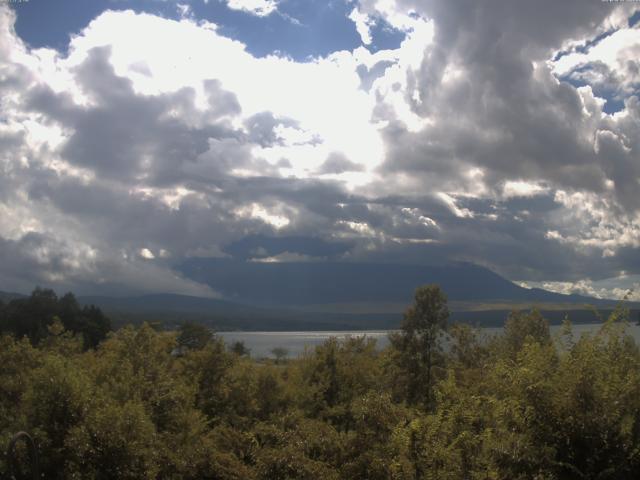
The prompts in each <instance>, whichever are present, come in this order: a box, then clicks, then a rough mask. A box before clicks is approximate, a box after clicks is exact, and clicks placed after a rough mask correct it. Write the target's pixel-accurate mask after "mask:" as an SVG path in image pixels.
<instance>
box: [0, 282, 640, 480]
mask: <svg viewBox="0 0 640 480" xmlns="http://www.w3.org/2000/svg"><path fill="white" fill-rule="evenodd" d="M63 299H64V297H63ZM63 299H61V300H58V299H55V302H53V303H50V306H51V305H54V304H55V305H58V304H59V303H60V302H62V300H63ZM50 300H51V299H50ZM56 302H57V303H56ZM12 308H13V307H12ZM24 308H26V307H24ZM56 308H57V307H56ZM60 308H61V309H60V310H58V313H57V314H56V315H53V316H50V317H47V318H48V320H47V321H46V322H39V321H37V316H36V314H35V313H33V312H32V313H33V315H32V316H31V317H29V315H28V312H27V313H25V312H24V311H22V310H19V309H18V310H19V312H21V313H19V314H20V315H23V316H22V317H20V318H22V319H24V318H31V320H30V321H32V323H33V324H38V325H39V324H40V323H42V325H41V326H40V327H38V328H34V329H32V330H28V331H25V330H21V327H20V328H19V327H18V326H17V324H16V321H15V317H12V315H14V313H13V312H14V311H15V310H12V309H11V308H8V307H6V306H5V307H3V308H2V312H3V313H2V315H3V316H2V319H1V321H2V323H1V324H0V325H2V328H3V329H4V331H5V332H7V333H10V334H11V335H9V334H5V335H3V336H2V337H0V365H1V368H0V443H1V444H2V445H3V448H4V446H5V445H6V444H7V443H8V442H9V439H10V438H11V435H12V434H13V433H15V432H17V431H19V430H27V431H29V432H30V433H31V434H32V435H33V437H34V439H35V441H36V443H37V445H38V449H39V451H40V458H41V471H42V474H43V476H44V478H47V479H156V478H158V479H242V480H245V479H269V480H272V479H273V480H275V479H310V480H311V479H322V480H330V479H371V480H375V479H423V478H424V479H540V480H541V479H617V480H625V479H637V478H640V477H639V473H640V351H639V349H638V346H637V345H636V344H635V342H634V340H633V339H632V337H631V336H629V335H627V334H626V333H625V324H626V322H625V312H624V311H623V310H622V309H619V310H616V311H615V312H614V313H613V314H612V315H611V316H610V318H609V320H608V321H607V322H605V323H604V324H603V325H602V327H601V328H600V330H599V332H598V333H597V334H594V335H591V336H584V337H581V338H574V337H573V336H572V334H571V328H570V324H569V323H568V322H567V323H566V324H565V328H564V329H563V333H562V335H561V336H559V337H558V338H552V337H551V335H550V333H549V328H548V325H547V322H546V320H545V319H544V318H542V316H541V315H540V314H539V313H537V312H536V311H532V312H528V313H513V314H512V315H511V316H510V317H509V318H508V320H507V322H506V325H505V330H504V334H502V335H501V336H498V337H495V338H481V337H480V334H479V333H478V332H476V331H474V330H473V329H471V328H470V327H468V326H465V325H454V326H451V327H449V328H447V318H448V310H447V303H446V298H445V297H444V295H443V294H442V293H441V291H440V289H439V288H438V287H435V286H427V287H422V288H420V289H418V291H417V292H416V296H415V303H414V305H413V306H412V307H410V308H409V309H408V310H407V312H406V313H405V316H404V321H403V325H402V329H401V330H400V331H399V333H397V334H394V335H393V336H392V338H391V346H390V347H389V348H387V349H386V350H383V351H377V350H376V348H375V344H374V342H373V341H372V340H367V339H362V338H353V339H349V340H346V341H344V342H338V341H336V340H335V339H332V340H329V341H327V342H326V343H325V344H324V345H322V346H319V347H317V348H316V349H315V350H313V351H309V352H308V353H307V354H305V355H303V356H302V357H301V358H298V359H294V360H282V359H281V360H278V361H277V362H276V361H271V360H263V361H255V360H252V359H251V358H250V357H249V356H248V355H247V354H246V353H247V352H246V350H245V349H243V348H241V345H236V346H234V348H233V349H231V350H227V349H226V348H225V346H224V344H223V343H222V341H221V340H220V339H219V338H217V337H215V336H210V335H209V334H208V333H207V331H206V330H203V329H201V328H200V329H199V328H198V327H196V326H193V325H191V326H185V327H184V328H183V329H182V331H181V332H179V333H167V332H158V331H156V330H154V329H153V328H152V327H150V326H149V325H147V324H145V325H143V326H141V327H139V328H133V327H126V328H122V329H120V330H118V331H117V332H114V333H111V334H109V335H108V337H107V338H106V339H105V340H103V341H102V342H101V343H99V344H98V345H97V346H95V348H94V345H95V344H96V343H97V342H96V341H95V339H96V338H98V336H95V335H94V334H93V332H94V327H93V324H94V323H95V322H94V321H93V320H91V318H92V316H91V310H87V311H84V310H82V309H80V310H79V311H80V313H79V314H77V316H76V317H74V318H76V319H81V320H77V322H76V323H74V322H70V321H68V317H65V313H64V310H63V309H62V307H60ZM94 315H96V318H98V316H97V313H94ZM65 319H67V320H65ZM82 319H84V320H82ZM85 323H86V324H87V325H85V326H83V325H84V324H85ZM97 323H100V322H97ZM20 325H22V324H20ZM9 327H11V328H9ZM445 329H447V333H446V336H448V337H449V338H448V339H447V344H448V348H447V349H446V351H444V350H443V349H442V348H441V342H442V340H443V338H444V336H445V334H444V331H445ZM32 333H33V334H32ZM24 335H26V337H24V338H23V336H24ZM98 341H99V340H98ZM2 461H3V462H4V459H3V460H2ZM4 471H6V465H5V464H4V463H2V464H0V472H4Z"/></svg>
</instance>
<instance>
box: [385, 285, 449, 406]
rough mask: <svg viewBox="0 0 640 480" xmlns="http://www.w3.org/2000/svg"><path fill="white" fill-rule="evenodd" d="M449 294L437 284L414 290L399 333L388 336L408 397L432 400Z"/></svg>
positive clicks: (418, 400)
mask: <svg viewBox="0 0 640 480" xmlns="http://www.w3.org/2000/svg"><path fill="white" fill-rule="evenodd" d="M448 318H449V308H448V307H447V297H446V295H445V294H444V292H443V291H442V290H441V289H440V287H439V286H438V285H433V284H432V285H424V286H422V287H419V288H418V289H417V290H416V293H415V301H414V304H413V305H412V306H411V307H409V308H408V309H407V311H406V312H405V314H404V318H403V320H402V324H401V327H400V328H401V330H400V332H398V333H394V334H391V335H390V336H389V340H390V342H391V345H392V347H393V349H394V350H395V353H396V360H397V363H398V366H399V367H400V370H401V372H402V373H403V374H404V375H403V376H404V379H405V382H406V385H405V387H406V393H407V400H409V402H410V403H419V402H420V401H421V402H423V404H424V405H425V406H426V407H428V408H429V407H430V406H431V403H432V390H433V374H432V373H433V372H432V370H433V366H434V359H435V356H436V355H437V354H438V353H440V351H441V349H440V342H439V340H440V334H441V333H442V332H443V331H444V330H445V329H446V327H447V319H448Z"/></svg>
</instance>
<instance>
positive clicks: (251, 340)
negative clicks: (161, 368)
mask: <svg viewBox="0 0 640 480" xmlns="http://www.w3.org/2000/svg"><path fill="white" fill-rule="evenodd" d="M600 325H601V324H596V323H590V324H576V325H573V335H574V338H576V339H577V338H578V337H579V336H580V335H582V334H583V333H589V332H595V331H597V329H598V328H600ZM559 329H560V325H552V326H551V334H552V335H553V334H556V333H557V332H558V331H559ZM481 330H482V332H483V333H484V334H486V335H488V336H490V335H496V334H498V333H500V332H502V328H499V327H488V328H482V329H481ZM390 331H391V330H374V331H371V330H360V331H325V332H218V333H217V335H219V336H220V337H222V338H223V339H224V341H225V343H227V345H230V344H231V343H233V342H236V341H242V342H244V344H245V346H246V347H247V348H249V349H250V350H251V356H252V357H253V358H262V357H272V356H273V355H272V353H271V350H273V349H274V348H276V347H283V348H286V349H287V350H288V351H289V356H290V357H297V356H299V355H300V354H301V353H303V352H304V349H305V348H313V347H315V346H316V345H320V344H322V343H323V342H325V341H326V340H327V339H329V338H330V337H336V338H338V339H344V338H346V337H349V336H351V337H361V336H365V337H367V338H375V339H376V341H377V345H378V347H379V348H384V347H386V346H387V345H389V339H388V337H387V335H388V334H389V332H390ZM628 331H629V333H631V334H632V335H633V337H634V338H635V340H636V342H638V343H640V326H638V325H630V326H629V329H628Z"/></svg>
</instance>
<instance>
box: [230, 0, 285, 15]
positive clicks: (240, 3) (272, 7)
mask: <svg viewBox="0 0 640 480" xmlns="http://www.w3.org/2000/svg"><path fill="white" fill-rule="evenodd" d="M227 6H228V7H229V8H231V9H233V10H242V11H245V12H248V13H251V14H253V15H257V16H259V17H266V16H267V15H271V14H272V13H273V12H274V11H276V9H277V8H278V2H277V1H274V0H227Z"/></svg>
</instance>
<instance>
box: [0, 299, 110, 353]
mask: <svg viewBox="0 0 640 480" xmlns="http://www.w3.org/2000/svg"><path fill="white" fill-rule="evenodd" d="M56 321H58V322H60V323H61V324H62V326H63V327H64V329H65V330H66V331H67V332H70V333H72V334H77V335H78V336H79V337H80V338H82V340H83V344H84V347H85V348H94V347H95V346H97V345H98V343H100V342H101V341H102V340H104V339H105V338H106V336H107V333H108V332H109V331H110V330H111V321H110V320H109V319H108V318H107V317H106V316H105V315H104V314H103V313H102V311H101V310H100V309H99V308H98V307H95V306H93V305H89V306H84V307H80V305H79V304H78V302H77V300H76V298H75V296H74V295H73V294H72V293H67V294H66V295H64V296H63V297H61V298H60V299H58V297H57V295H56V294H55V292H54V291H53V290H46V289H41V288H36V289H35V290H34V291H33V293H31V296H30V297H28V298H20V299H14V300H11V301H10V302H9V303H8V304H7V305H4V304H1V303H0V333H9V334H11V335H14V336H15V337H16V338H22V337H27V338H28V339H29V340H30V341H31V343H33V344H34V345H36V344H37V343H39V342H41V341H43V340H45V339H46V338H47V337H48V336H49V333H50V330H49V327H51V326H52V325H53V324H54V323H55V322H56Z"/></svg>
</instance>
